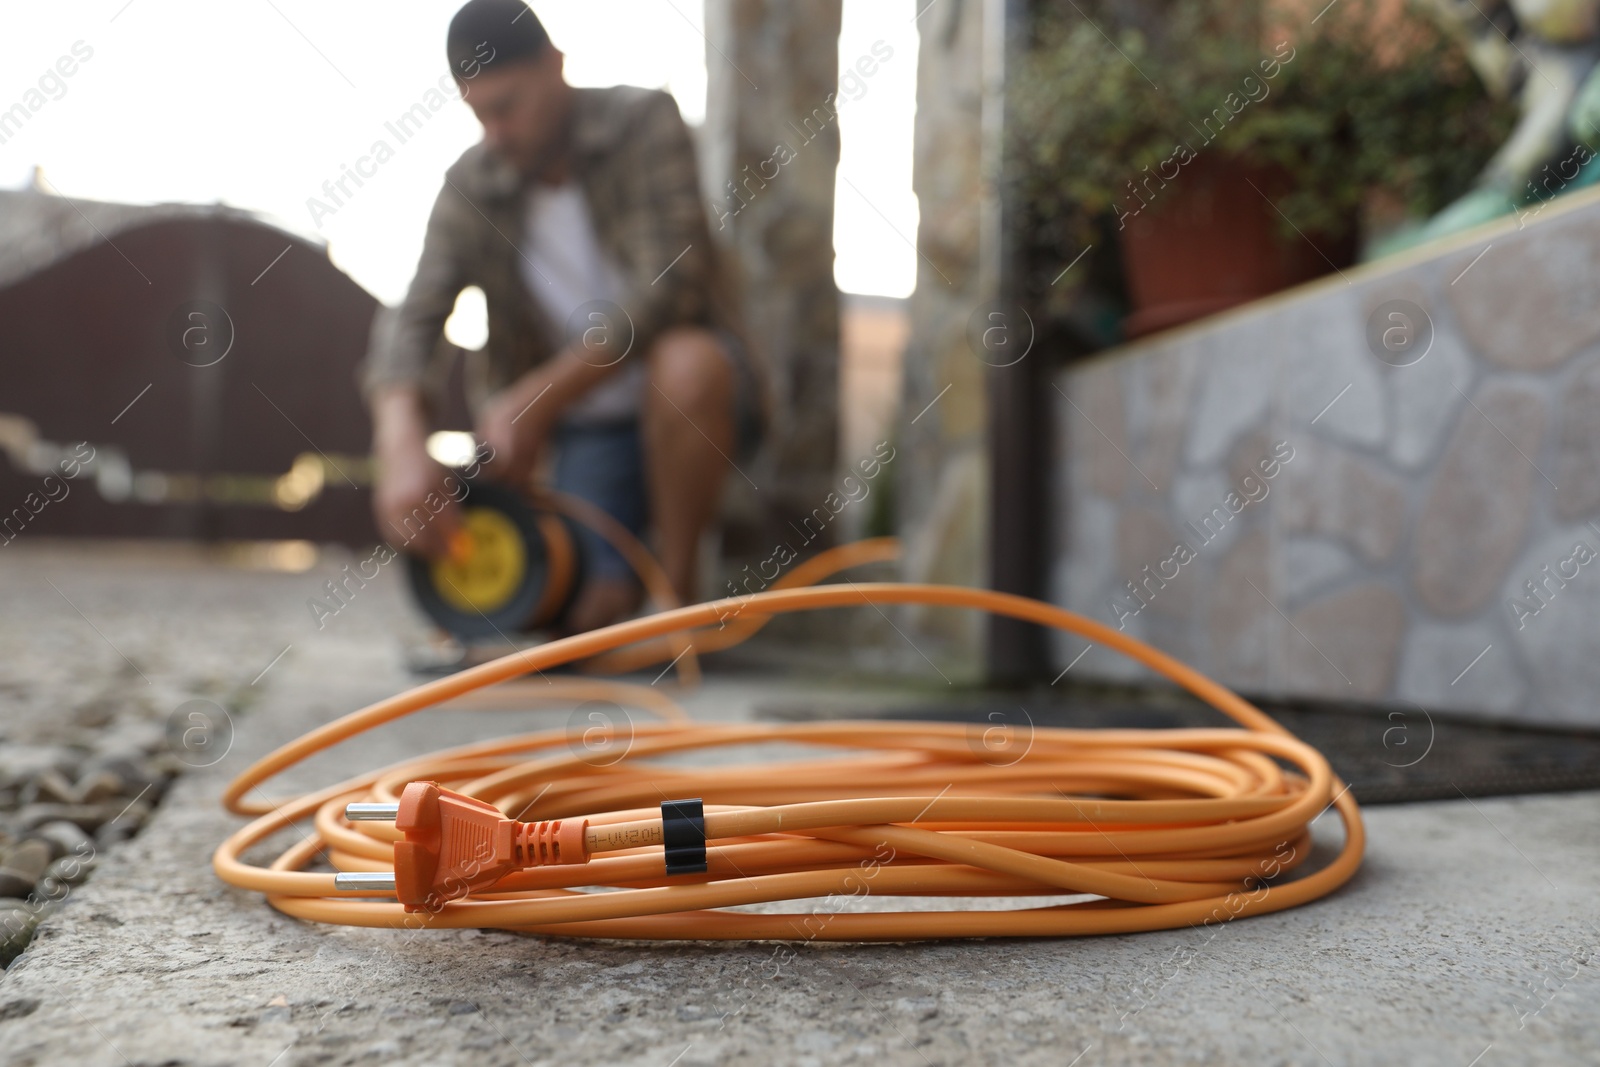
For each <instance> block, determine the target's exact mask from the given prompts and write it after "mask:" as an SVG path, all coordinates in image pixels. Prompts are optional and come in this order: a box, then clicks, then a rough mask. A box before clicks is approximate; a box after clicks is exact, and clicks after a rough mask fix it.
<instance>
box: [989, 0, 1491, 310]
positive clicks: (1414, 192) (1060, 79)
mask: <svg viewBox="0 0 1600 1067" xmlns="http://www.w3.org/2000/svg"><path fill="white" fill-rule="evenodd" d="M1130 13H1131V14H1130ZM1138 13H1139V8H1137V7H1136V6H1135V5H1132V4H1129V3H1127V2H1126V0H1123V2H1121V3H1112V2H1110V0H1106V2H1102V3H1101V4H1099V5H1089V4H1086V3H1080V4H1078V5H1076V6H1073V5H1069V6H1067V7H1066V8H1065V9H1061V8H1057V7H1055V6H1054V5H1052V6H1051V7H1050V8H1049V10H1048V11H1045V12H1042V13H1041V14H1040V16H1039V17H1038V20H1037V24H1036V26H1035V27H1034V30H1035V32H1034V35H1033V46H1032V47H1031V48H1030V49H1029V50H1028V52H1027V54H1026V55H1025V56H1024V57H1023V59H1022V61H1021V62H1020V64H1019V66H1018V69H1017V71H1016V73H1015V75H1014V77H1013V78H1012V80H1011V82H1010V85H1009V86H1008V93H1009V101H1010V110H1009V115H1010V126H1009V129H1010V133H1011V141H1010V145H1009V149H1010V152H1011V161H1012V165H1013V166H1014V168H1015V170H1014V173H1015V174H1016V175H1017V178H1018V184H1017V186H1016V188H1017V189H1018V191H1019V192H1020V193H1021V195H1022V196H1023V197H1025V199H1026V203H1027V204H1028V210H1029V212H1030V214H1031V216H1032V218H1033V219H1034V220H1035V221H1036V222H1037V226H1036V227H1035V229H1036V231H1038V232H1043V233H1045V234H1046V235H1047V236H1048V239H1049V240H1051V241H1053V242H1054V243H1056V244H1057V245H1058V247H1059V248H1060V250H1061V251H1062V252H1064V253H1066V254H1067V255H1068V256H1069V257H1070V255H1071V254H1072V251H1071V250H1074V249H1081V248H1082V247H1084V246H1085V245H1086V244H1090V243H1094V242H1096V241H1097V240H1099V239H1100V238H1097V236H1096V234H1097V233H1098V234H1104V233H1105V232H1106V231H1108V230H1109V231H1110V233H1112V234H1114V235H1115V240H1116V242H1117V244H1118V246H1119V251H1120V253H1121V259H1122V267H1123V277H1124V281H1125V287H1126V290H1127V296H1128V303H1129V304H1130V305H1131V311H1130V314H1129V315H1128V316H1127V318H1126V319H1125V320H1124V322H1123V328H1124V332H1125V333H1126V334H1127V335H1130V336H1137V335H1139V334H1142V333H1149V332H1151V331H1153V330H1157V329H1163V328H1166V327H1169V326H1174V325H1177V324H1179V323H1182V322H1187V321H1190V320H1192V319H1195V318H1199V317H1201V316H1203V315H1206V314H1211V313H1213V312H1215V311H1219V310H1222V309H1223V308H1226V307H1230V306H1233V305H1235V304H1239V303H1243V302H1245V301H1248V300H1252V299H1256V298H1258V297H1260V296H1264V295H1266V294H1267V293H1270V292H1274V291H1276V290H1278V289H1282V288H1285V287H1287V286H1289V285H1294V284H1296V283H1298V282H1301V281H1305V280H1307V279H1309V278H1311V277H1315V276H1317V275H1320V274H1324V273H1327V272H1329V271H1332V270H1334V269H1336V268H1338V267H1342V266H1345V265H1347V264H1349V263H1350V262H1352V261H1353V260H1354V258H1355V256H1356V252H1357V249H1358V247H1359V244H1360V242H1361V241H1363V240H1364V239H1369V238H1371V237H1373V236H1376V234H1375V233H1374V232H1373V231H1374V228H1375V226H1377V225H1379V224H1387V225H1394V224H1397V223H1399V222H1401V221H1403V220H1404V219H1405V218H1406V217H1408V216H1410V217H1417V216H1426V215H1428V214H1430V213H1432V212H1434V211H1436V210H1438V209H1439V208H1441V207H1442V206H1444V205H1445V204H1447V203H1449V202H1450V201H1451V200H1452V199H1453V198H1455V197H1456V196H1458V195H1460V194H1461V193H1462V192H1464V191H1465V190H1466V189H1467V188H1468V187H1469V186H1470V185H1471V183H1472V180H1473V178H1474V177H1475V176H1476V174H1477V173H1478V171H1479V169H1480V168H1481V167H1482V165H1483V163H1484V161H1485V160H1487V159H1488V157H1489V156H1490V155H1491V154H1492V153H1493V152H1494V150H1495V148H1496V147H1498V145H1499V144H1500V143H1501V141H1503V140H1504V138H1505V136H1506V134H1507V133H1508V132H1509V130H1510V128H1511V124H1512V121H1513V119H1514V114H1513V109H1512V108H1511V107H1510V106H1509V105H1506V104H1502V103H1497V102H1496V101H1494V100H1492V99H1490V97H1489V96H1488V95H1487V94H1486V93H1485V92H1484V91H1483V88H1482V86H1481V85H1480V84H1479V83H1478V81H1477V78H1476V76H1475V75H1474V74H1473V73H1472V71H1471V70H1470V68H1469V67H1468V66H1467V64H1466V63H1465V61H1464V57H1463V56H1462V54H1461V53H1460V51H1459V47H1458V46H1457V45H1456V44H1455V43H1454V42H1453V41H1452V40H1451V39H1450V38H1449V37H1448V36H1447V35H1446V34H1445V33H1444V32H1443V31H1442V30H1441V29H1440V28H1439V27H1438V26H1437V25H1436V24H1435V23H1434V22H1433V21H1432V20H1431V19H1430V18H1429V17H1428V16H1427V15H1426V14H1424V13H1422V12H1420V11H1418V10H1415V9H1413V8H1411V7H1409V6H1405V3H1404V0H1390V2H1384V0H1337V2H1336V3H1334V4H1332V5H1330V6H1328V7H1327V8H1324V9H1323V10H1322V12H1321V14H1320V15H1318V14H1317V13H1316V12H1315V11H1312V12H1309V13H1304V14H1302V13H1299V12H1296V13H1295V14H1293V15H1292V16H1291V15H1289V14H1287V13H1286V12H1285V10H1284V9H1283V7H1282V5H1278V6H1276V7H1273V8H1268V7H1267V6H1265V5H1264V4H1260V3H1255V4H1252V3H1248V2H1246V3H1240V2H1239V0H1172V2H1170V3H1165V4H1162V5H1161V7H1160V14H1159V18H1147V19H1145V20H1144V21H1143V22H1142V23H1141V21H1140V19H1139V18H1138V17H1137V16H1138ZM1375 206H1386V207H1387V210H1386V211H1378V210H1374V208H1375ZM1385 215H1387V216H1390V217H1384V216H1385ZM1363 223H1365V225H1363ZM1364 230H1365V231H1366V232H1363V231H1364ZM1035 240H1037V233H1036V235H1035ZM1051 295H1052V296H1053V297H1056V299H1058V300H1059V299H1060V297H1059V295H1058V294H1056V293H1052V294H1051Z"/></svg>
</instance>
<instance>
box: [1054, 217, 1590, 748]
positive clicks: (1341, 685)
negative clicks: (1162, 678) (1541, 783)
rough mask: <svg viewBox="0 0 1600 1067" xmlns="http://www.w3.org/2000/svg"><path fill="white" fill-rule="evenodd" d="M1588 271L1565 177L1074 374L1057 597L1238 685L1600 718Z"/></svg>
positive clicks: (1063, 437)
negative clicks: (1396, 249)
mask: <svg viewBox="0 0 1600 1067" xmlns="http://www.w3.org/2000/svg"><path fill="white" fill-rule="evenodd" d="M1597 283H1600V192H1595V193H1583V194H1576V195H1574V196H1572V197H1570V198H1567V199H1566V200H1565V201H1564V202H1562V203H1561V204H1560V205H1559V207H1557V206H1551V207H1548V208H1545V209H1543V210H1542V212H1541V213H1539V217H1537V218H1533V219H1531V220H1528V219H1523V220H1520V221H1519V220H1507V221H1505V222H1503V223H1499V224H1496V225H1494V226H1491V227H1486V228H1483V229H1480V230H1477V231H1474V232H1473V233H1471V234H1467V235H1463V236H1462V237H1461V238H1458V239H1456V240H1454V241H1451V242H1448V243H1445V244H1441V245H1433V246H1429V247H1428V248H1425V249H1419V250H1417V251H1416V252H1414V253H1411V254H1409V255H1408V256H1405V257H1399V258H1397V259H1394V260H1386V261H1383V262H1382V263H1379V264H1374V265H1372V266H1369V267H1365V268H1361V269H1358V270H1350V271H1346V272H1344V274H1343V276H1340V275H1334V276H1331V277H1329V278H1326V279H1324V280H1322V281H1320V282H1317V283H1315V284H1312V285H1309V286H1305V287H1302V288H1300V289H1297V290H1293V291H1291V292H1290V293H1286V294H1283V295H1281V296H1279V297H1277V298H1274V299H1272V300H1269V301H1264V302H1262V303H1259V304H1256V305H1252V306H1251V307H1248V308H1245V309H1241V310H1240V311H1237V312H1234V313H1230V314H1228V315H1224V316H1220V317H1218V318H1215V319H1211V320H1208V321H1206V322H1204V323H1201V324H1197V325H1195V326H1193V327H1189V328H1185V329H1182V330H1178V331H1174V332H1172V333H1169V334H1163V335H1160V336H1157V337H1155V338H1152V339H1149V340H1147V341H1145V342H1142V343H1140V344H1137V345H1132V346H1128V347H1125V348H1121V349H1117V350H1114V351H1112V352H1110V353H1107V354H1104V355H1102V356H1101V357H1098V358H1096V359H1094V360H1093V361H1091V362H1088V363H1084V364H1079V365H1077V366H1075V367H1072V368H1070V369H1068V370H1067V371H1065V372H1063V373H1062V374H1060V375H1059V377H1058V379H1057V383H1056V384H1057V386H1058V387H1059V395H1058V396H1057V397H1056V398H1055V400H1056V408H1057V412H1056V415H1057V419H1056V427H1057V443H1056V448H1057V453H1056V464H1055V474H1054V478H1055V484H1056V490H1055V501H1056V505H1055V506H1056V519H1057V521H1056V523H1055V532H1054V537H1055V549H1054V556H1055V560H1056V563H1055V567H1054V572H1053V575H1052V588H1053V593H1052V595H1053V599H1054V600H1055V601H1056V602H1057V603H1061V604H1064V605H1066V606H1068V607H1070V608H1072V609H1074V610H1076V611H1079V612H1082V613H1084V614H1086V615H1089V616H1091V617H1093V618H1095V619H1098V620H1101V621H1104V622H1108V623H1110V624H1112V625H1121V626H1123V627H1125V628H1126V629H1127V630H1128V631H1129V632H1131V633H1133V634H1135V635H1136V636H1139V637H1142V638H1145V639H1147V640H1149V641H1151V642H1152V643H1154V644H1155V645H1156V646H1157V647H1159V648H1161V649H1163V650H1164V651H1166V652H1169V653H1171V654H1173V655H1176V656H1178V657H1179V658H1181V659H1183V660H1185V661H1187V662H1189V663H1191V664H1193V665H1195V666H1197V667H1198V668H1200V669H1201V670H1202V671H1204V672H1206V673H1208V674H1210V675H1211V676H1212V677H1215V678H1217V679H1218V680H1220V681H1222V682H1225V683H1227V684H1229V685H1232V686H1234V687H1237V688H1239V689H1241V690H1243V691H1246V692H1250V693H1257V694H1273V695H1293V696H1306V697H1319V698H1328V699H1334V700H1351V699H1354V700H1362V701H1373V702H1379V703H1393V704H1394V705H1395V706H1397V707H1399V708H1409V707H1413V706H1414V705H1421V706H1423V707H1425V708H1427V709H1429V710H1430V711H1435V710H1440V711H1453V712H1460V713H1468V714H1473V715H1482V716H1494V717H1510V718H1517V719H1524V720H1530V721H1537V722H1550V723H1559V722H1585V723H1590V724H1596V725H1600V699H1597V698H1596V694H1597V693H1600V638H1597V634H1600V408H1597V403H1600V300H1597V298H1596V285H1597ZM1275 450H1276V451H1275ZM1268 475H1270V477H1268ZM1230 494H1232V495H1230ZM1207 517H1209V518H1207ZM1130 583H1132V584H1130ZM1080 653H1084V642H1083V641H1081V640H1078V639H1076V638H1067V639H1064V640H1061V641H1059V642H1058V644H1057V646H1056V648H1055V655H1056V658H1057V661H1058V663H1057V669H1058V670H1060V669H1063V668H1066V667H1067V666H1068V665H1069V664H1073V663H1075V664H1076V665H1075V666H1073V667H1072V671H1073V673H1074V675H1075V676H1085V677H1099V678H1114V679H1139V678H1147V677H1148V675H1147V674H1146V672H1145V671H1144V669H1143V668H1140V667H1137V666H1136V665H1133V664H1131V663H1130V662H1128V661H1126V660H1123V659H1121V657H1119V656H1117V655H1116V654H1115V653H1112V652H1110V651H1109V650H1107V649H1104V648H1094V649H1091V650H1089V651H1088V652H1087V653H1084V654H1083V655H1082V658H1081V659H1078V658H1077V657H1078V656H1079V655H1080Z"/></svg>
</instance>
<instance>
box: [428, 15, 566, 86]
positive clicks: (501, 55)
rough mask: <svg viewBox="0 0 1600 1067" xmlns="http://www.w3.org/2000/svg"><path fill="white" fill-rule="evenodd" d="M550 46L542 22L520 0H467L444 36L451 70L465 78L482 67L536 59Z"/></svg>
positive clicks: (476, 72) (473, 75)
mask: <svg viewBox="0 0 1600 1067" xmlns="http://www.w3.org/2000/svg"><path fill="white" fill-rule="evenodd" d="M549 47H550V35H549V34H548V33H546V32H545V28H544V23H542V22H540V21H539V16H538V15H535V14H534V13H533V9H532V8H530V7H528V5H527V4H525V3H523V0H468V3H466V4H465V5H463V6H462V8H461V10H460V11H457V12H456V15H455V18H453V19H451V20H450V32H449V33H448V34H447V35H446V37H445V53H446V55H448V56H449V58H450V73H452V74H454V75H455V76H456V78H457V79H459V80H461V81H468V80H470V79H472V78H474V77H476V76H477V75H478V73H479V72H480V71H482V70H490V69H493V68H494V67H496V66H499V65H503V64H508V63H517V62H521V61H523V60H528V59H537V58H538V57H539V56H542V55H543V54H544V52H545V50H546V49H548V48H549Z"/></svg>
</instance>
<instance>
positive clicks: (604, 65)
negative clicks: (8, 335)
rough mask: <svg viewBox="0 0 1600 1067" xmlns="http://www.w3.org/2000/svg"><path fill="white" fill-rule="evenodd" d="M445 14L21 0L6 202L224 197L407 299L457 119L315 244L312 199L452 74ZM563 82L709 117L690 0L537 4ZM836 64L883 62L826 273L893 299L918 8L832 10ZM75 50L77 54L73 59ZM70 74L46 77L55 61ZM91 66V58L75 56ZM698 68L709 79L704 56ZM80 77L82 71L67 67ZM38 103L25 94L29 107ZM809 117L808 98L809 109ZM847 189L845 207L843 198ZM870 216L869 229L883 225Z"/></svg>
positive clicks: (852, 143) (4, 166) (2, 54)
mask: <svg viewBox="0 0 1600 1067" xmlns="http://www.w3.org/2000/svg"><path fill="white" fill-rule="evenodd" d="M457 6H459V3H458V0H445V2H425V0H383V2H381V3H380V2H377V0H362V2H350V3H341V4H330V3H327V2H326V0H323V2H320V3H319V2H317V0H229V2H227V3H218V2H216V0H131V2H130V0H94V2H90V3H83V4H76V3H75V4H26V5H24V4H14V5H8V10H7V11H6V13H5V22H6V31H7V32H6V33H5V34H4V35H3V36H0V111H4V110H5V109H8V108H10V107H11V106H12V105H13V104H16V103H18V102H23V101H24V99H25V96H26V94H28V93H29V91H30V90H32V89H37V88H41V85H40V79H41V78H44V79H45V85H44V86H42V88H43V90H44V94H43V95H44V99H45V102H44V105H43V106H42V107H39V108H38V109H37V110H36V111H35V113H34V114H33V115H32V116H31V117H30V119H29V120H28V122H27V123H26V124H25V125H24V126H23V127H22V129H21V131H20V132H18V133H16V134H15V135H14V136H11V137H10V139H9V140H7V141H6V142H5V143H4V144H0V186H4V187H8V188H17V187H20V186H22V185H24V184H25V183H27V181H28V180H29V178H30V176H31V174H32V171H33V166H34V165H35V164H38V165H40V166H41V167H43V168H44V175H45V178H46V179H47V181H48V182H49V183H50V185H51V186H52V187H54V189H56V190H57V191H59V192H60V193H62V194H63V195H67V196H76V197H87V198H90V199H97V200H117V201H126V202H133V203H149V202H158V201H181V202H196V203H210V202H214V201H219V200H220V201H223V202H226V203H228V204H232V205H234V206H237V207H242V208H247V209H250V210H252V211H256V212H259V213H260V214H262V215H264V216H265V217H267V218H268V219H269V220H271V221H272V222H275V223H276V224H278V225H281V226H284V227H286V228H288V229H291V230H295V231H297V232H301V233H304V234H308V235H312V236H318V237H321V238H322V239H324V240H326V241H327V242H328V243H329V247H330V251H331V254H332V256H333V259H334V261H335V262H336V263H338V264H339V265H340V266H341V267H343V268H344V269H345V270H346V271H348V272H349V273H350V274H351V275H352V276H353V277H354V278H355V279H356V280H357V281H358V282H360V283H361V284H362V285H364V286H366V287H367V289H369V290H371V291H372V292H373V293H374V294H375V295H377V296H378V297H379V298H381V299H383V300H385V301H388V302H390V303H393V302H394V301H396V300H398V299H399V297H400V296H401V294H402V293H403V292H404V291H405V286H406V284H407V283H408V282H409V281H410V278H411V272H412V269H413V268H414V266H415V264H416V257H417V253H418V251H419V250H420V248H421V242H422V231H423V225H424V223H425V221H426V219H427V213H428V208H429V206H430V205H431V204H432V202H433V198H434V196H435V194H436V193H437V192H438V189H439V185H440V182H441V178H442V175H443V172H444V170H445V168H446V167H447V166H449V164H450V163H451V162H453V161H454V160H455V158H456V157H457V156H458V155H459V154H460V153H461V151H462V150H463V149H465V148H466V147H467V146H469V145H471V144H472V143H473V142H475V141H476V140H477V139H478V137H479V129H478V125H477V122H476V121H475V120H474V119H473V117H472V114H471V112H470V111H469V110H468V109H467V107H466V105H465V104H461V103H457V102H451V103H450V104H449V105H447V106H446V107H445V108H444V109H443V110H441V111H440V112H438V113H437V114H436V115H434V116H433V118H432V119H431V120H430V121H429V122H428V124H427V125H426V126H425V127H424V128H423V129H422V130H421V131H420V132H419V133H417V134H416V135H415V136H414V137H412V138H411V139H410V140H408V141H406V143H405V144H403V145H398V147H397V150H396V152H395V154H394V157H393V158H392V159H390V160H388V161H387V162H385V163H384V164H383V165H382V166H381V167H380V168H379V170H378V173H377V174H376V175H375V176H374V177H372V178H369V179H367V181H366V184H365V185H364V186H363V187H362V188H361V189H360V190H359V192H358V195H357V196H355V197H353V198H351V199H349V200H348V201H346V202H345V204H344V205H343V206H342V207H340V208H339V209H338V211H337V212H336V213H335V214H333V215H332V216H325V217H323V218H322V219H321V220H320V221H321V226H320V228H319V227H318V226H317V225H316V224H315V223H314V222H313V220H312V217H311V214H310V212H309V211H308V209H307V205H306V201H307V199H308V198H309V197H312V196H321V195H322V194H321V188H322V184H323V182H324V181H326V180H329V179H333V178H337V177H338V176H339V174H340V173H341V169H342V168H343V167H344V166H346V165H348V164H351V163H353V162H355V160H356V159H357V158H358V157H360V156H362V155H365V154H366V153H367V152H368V150H369V147H370V146H371V144H372V143H373V142H374V141H375V140H377V139H378V138H380V137H383V138H385V139H386V140H389V141H390V143H391V144H394V143H395V142H394V138H393V137H392V136H390V135H388V134H387V133H386V132H385V130H384V123H385V122H387V121H390V120H392V119H394V118H395V117H396V116H398V115H399V114H401V113H402V112H404V111H406V110H407V109H408V108H410V107H411V106H412V105H413V104H415V103H418V102H422V101H423V100H424V96H425V94H426V93H427V92H428V91H429V90H430V89H435V88H437V80H438V78H439V77H440V76H441V75H443V74H445V73H446V67H445V63H444V56H443V53H444V34H445V27H446V26H447V25H448V23H449V21H450V16H451V15H452V14H453V13H454V11H455V9H456V7H457ZM532 6H533V8H534V10H535V11H536V12H537V13H538V15H539V17H540V18H541V19H542V20H543V21H544V23H545V25H546V26H547V27H548V28H549V30H550V34H551V37H552V38H554V40H555V42H556V44H557V45H558V46H559V47H560V48H561V49H562V51H564V52H565V53H566V55H567V72H568V77H569V78H570V80H572V81H573V82H574V83H576V84H578V85H613V84H618V83H630V84H635V85H643V86H649V87H653V88H655V87H660V88H666V89H668V90H669V91H671V92H672V93H673V95H674V96H676V97H677V99H678V105H679V107H680V108H681V109H682V110H683V113H684V116H685V118H687V119H688V120H689V121H690V122H694V123H698V122H700V121H701V120H702V119H703V117H704V115H705V91H706V45H705V41H704V39H703V37H702V36H701V30H700V26H701V20H702V10H701V7H702V5H701V3H700V2H699V0H562V2H551V0H533V4H532ZM844 9H845V21H844V30H843V33H842V34H841V36H840V47H839V51H840V61H841V69H843V68H844V67H845V66H846V65H853V64H854V63H855V61H856V60H857V59H858V58H859V57H861V56H863V55H868V54H870V53H871V51H872V47H873V44H874V43H875V42H877V41H880V40H881V41H883V42H884V45H886V46H887V47H888V48H890V49H892V50H893V56H892V58H890V59H889V60H888V61H886V62H883V63H882V64H880V66H879V68H878V70H877V71H876V72H875V73H874V74H873V76H872V77H870V78H868V79H865V81H864V83H863V84H864V85H865V91H864V92H863V91H862V89H861V88H860V87H858V86H857V87H853V89H854V92H855V93H859V94H860V99H859V100H856V101H853V102H852V103H850V104H849V106H848V107H846V108H844V109H843V113H842V115H841V119H840V130H841V136H842V137H843V139H844V148H843V156H844V159H843V162H842V163H841V165H840V174H841V178H842V179H848V180H849V182H850V183H852V184H853V185H854V186H855V187H856V189H855V190H852V189H851V188H849V186H847V185H845V184H843V181H841V183H840V185H839V190H838V198H837V204H838V208H837V218H836V225H835V238H834V245H835V249H836V251H837V256H838V258H837V262H836V264H835V276H836V278H837V280H838V282H839V285H840V287H841V288H842V289H844V290H846V291H848V292H860V293H879V294H884V295H890V296H906V295H908V294H909V293H910V292H911V289H912V286H913V284H914V281H915V276H916V254H915V252H914V251H913V250H912V248H911V246H910V245H909V243H908V240H909V239H911V238H914V237H915V234H916V227H917V206H916V198H915V197H914V196H913V195H912V193H911V135H912V118H913V114H914V110H915V86H916V52H917V36H916V27H915V25H914V24H913V23H912V21H911V19H912V16H913V15H914V14H915V11H914V8H913V7H912V3H911V0H845V4H844ZM78 42H82V43H81V44H78ZM75 45H76V47H77V53H76V54H77V57H78V59H76V60H72V59H69V61H68V62H67V63H66V64H65V65H64V66H63V67H62V68H61V69H63V70H66V69H70V70H72V71H73V73H72V74H70V75H69V76H64V77H63V76H61V75H59V74H58V73H55V68H56V65H57V63H58V61H59V60H61V59H62V57H72V56H73V55H74V51H73V50H74V46H75ZM85 54H87V55H88V58H87V59H82V58H81V57H82V56H83V55H85ZM712 62H717V63H720V62H723V60H722V59H720V58H718V57H716V56H715V54H713V56H712ZM74 64H75V65H74ZM38 99H39V98H38V97H37V96H30V97H27V102H28V103H30V104H32V103H36V102H37V101H38ZM819 103H820V101H819ZM856 190H859V192H857V191H856ZM880 213H881V214H880Z"/></svg>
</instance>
